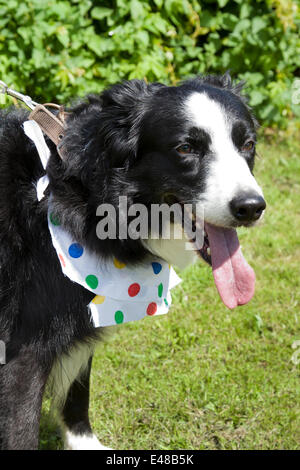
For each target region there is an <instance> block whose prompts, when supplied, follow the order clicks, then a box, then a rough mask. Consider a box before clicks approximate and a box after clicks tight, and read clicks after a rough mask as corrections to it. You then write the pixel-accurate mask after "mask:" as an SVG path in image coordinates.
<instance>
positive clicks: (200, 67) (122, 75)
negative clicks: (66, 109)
mask: <svg viewBox="0 0 300 470" xmlns="http://www.w3.org/2000/svg"><path fill="white" fill-rule="evenodd" d="M299 26H300V7H299V0H258V1H252V0H232V1H228V0H218V1H213V0H204V1H196V0H165V1H163V0H148V1H147V0H96V1H91V0H66V1H59V0H24V1H18V0H0V28H1V29H0V78H1V79H2V80H4V81H6V82H8V83H9V84H10V85H12V86H14V87H16V88H17V89H19V90H20V91H21V90H23V91H24V92H27V93H28V94H31V95H32V96H33V97H34V99H36V100H39V101H49V100H50V101H54V100H56V101H60V102H68V101H69V100H70V98H71V97H72V96H74V95H84V94H85V93H87V92H90V91H100V90H102V89H103V88H104V87H105V86H107V85H108V84H110V83H115V82H117V81H120V80H123V79H131V78H145V79H146V80H148V81H162V82H164V83H167V84H176V83H177V82H178V81H179V80H182V79H183V78H185V77H189V76H192V75H195V74H199V73H222V72H224V71H225V70H227V69H230V70H231V73H232V75H233V76H234V77H235V78H239V79H245V80H246V81H247V84H248V88H247V93H248V94H249V96H250V104H251V105H252V106H253V107H254V108H255V111H256V113H257V115H258V117H259V118H260V120H261V121H262V122H264V123H265V124H267V125H269V124H273V125H274V124H277V125H285V123H286V120H287V118H289V117H291V116H292V115H296V116H298V117H300V106H299V105H293V104H292V99H291V95H292V84H293V80H294V77H295V76H297V75H298V76H299V71H300V38H299ZM1 99H2V101H1V102H2V104H7V103H8V101H7V100H6V101H5V100H4V99H3V97H2V98H1Z"/></svg>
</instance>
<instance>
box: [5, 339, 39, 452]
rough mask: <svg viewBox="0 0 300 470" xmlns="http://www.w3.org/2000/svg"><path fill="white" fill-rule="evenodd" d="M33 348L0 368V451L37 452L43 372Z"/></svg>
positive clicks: (22, 351) (25, 348)
mask: <svg viewBox="0 0 300 470" xmlns="http://www.w3.org/2000/svg"><path fill="white" fill-rule="evenodd" d="M45 369H46V368H43V367H42V366H41V364H40V363H39V361H38V360H37V358H36V352H35V351H34V347H24V348H21V350H20V351H19V353H18V355H17V356H14V357H12V358H11V359H10V360H9V359H7V363H6V364H5V365H1V366H0V449H3V450H23V449H37V448H38V439H39V422H40V414H41V407H42V397H43V391H44V387H45V383H46V379H47V375H48V374H47V372H46V370H45Z"/></svg>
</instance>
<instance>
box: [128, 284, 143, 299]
mask: <svg viewBox="0 0 300 470" xmlns="http://www.w3.org/2000/svg"><path fill="white" fill-rule="evenodd" d="M140 290H141V286H140V285H139V284H138V283H137V282H135V283H134V284H131V286H129V287H128V295H130V297H135V296H136V295H138V293H139V292H140Z"/></svg>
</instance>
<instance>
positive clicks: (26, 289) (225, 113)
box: [0, 74, 265, 449]
mask: <svg viewBox="0 0 300 470" xmlns="http://www.w3.org/2000/svg"><path fill="white" fill-rule="evenodd" d="M240 89H241V87H240V86H239V85H237V86H234V85H233V84H232V82H231V79H230V77H229V75H228V74H225V75H224V76H220V77H217V76H208V77H197V78H195V79H190V80H187V81H185V82H183V83H182V84H180V85H179V86H176V87H168V86H165V85H163V84H159V83H153V84H146V83H145V82H144V81H139V80H132V81H128V82H124V83H121V84H117V85H114V86H112V87H111V88H109V89H107V90H106V91H104V92H103V93H102V94H100V95H93V96H88V97H87V98H86V99H85V100H83V101H82V102H80V103H79V104H76V105H75V106H74V107H73V108H71V109H69V110H68V111H69V115H68V118H67V130H66V135H65V138H64V149H65V150H64V152H65V153H66V155H67V158H66V159H65V161H62V160H61V159H60V158H59V156H58V154H57V151H56V148H55V146H54V145H53V144H52V142H50V141H49V140H47V143H48V145H49V147H50V150H51V156H50V160H49V163H48V166H47V170H46V171H47V174H48V177H49V180H50V184H49V190H48V193H46V195H45V197H44V198H43V199H42V200H41V201H40V202H39V201H38V199H37V194H36V182H37V180H38V179H39V178H40V177H41V176H42V175H43V168H42V165H41V163H40V159H39V156H38V154H37V151H36V148H35V146H34V145H33V143H32V142H31V141H30V140H29V139H28V138H27V137H26V135H25V134H24V131H23V128H22V124H23V122H24V121H25V120H27V119H28V113H27V112H26V111H23V110H16V109H10V110H8V111H1V113H0V129H1V130H0V306H1V308H0V340H1V341H3V342H4V344H5V346H6V363H5V364H3V365H1V366H0V443H1V447H2V449H36V448H37V447H38V437H39V421H40V413H41V405H42V399H43V394H44V391H45V388H46V385H48V384H51V385H52V390H53V396H54V400H55V403H56V406H57V409H58V417H59V422H60V425H61V427H62V431H63V435H64V439H65V448H66V449H103V448H104V447H103V446H102V445H101V444H100V443H99V441H98V440H97V438H96V437H95V435H94V434H93V433H92V430H91V426H90V424H89V418H88V407H89V376H90V369H91V361H92V355H93V348H94V344H95V342H96V341H98V340H99V339H101V336H102V329H95V328H94V327H93V324H92V322H91V317H90V313H89V311H88V310H87V305H88V304H89V302H90V301H91V300H92V298H93V294H92V293H91V292H90V291H88V290H85V289H84V288H83V287H81V286H80V285H78V284H75V283H73V282H71V281H70V280H69V279H68V278H67V277H65V276H64V275H63V274H62V271H61V267H60V264H59V261H58V258H57V255H56V252H55V250H54V248H53V245H52V243H51V238H50V235H49V230H48V225H47V208H48V201H49V194H50V193H51V197H52V204H53V207H54V208H55V211H56V213H57V214H59V217H60V221H61V223H62V225H63V226H64V228H65V229H66V230H67V231H69V232H70V233H71V234H72V235H73V236H74V238H75V239H76V240H79V241H81V242H82V243H84V245H85V246H86V247H88V248H89V249H90V250H91V251H92V252H93V253H94V254H95V256H97V257H99V259H100V260H101V259H107V258H110V257H112V256H114V257H116V258H117V259H118V260H120V261H121V262H125V263H131V264H137V263H139V262H143V260H144V259H145V258H146V257H147V256H149V253H152V254H153V253H154V254H156V255H158V256H160V257H162V258H163V259H165V260H166V261H168V262H171V263H172V264H174V265H177V266H179V267H180V268H183V267H185V266H186V265H187V264H189V263H192V262H194V260H195V259H196V258H197V256H198V254H199V253H197V252H196V250H194V251H191V250H189V251H187V250H185V248H184V243H185V242H186V240H184V239H182V240H174V239H173V240H165V239H164V240H163V239H159V240H156V239H149V240H146V241H145V240H140V239H138V240H133V239H129V238H128V239H126V240H124V239H118V238H117V239H115V240H110V239H107V240H99V239H98V238H97V236H96V225H97V223H98V222H99V218H97V217H96V209H97V207H98V206H99V205H100V204H102V203H110V204H112V205H114V206H115V207H116V210H118V200H119V196H120V195H123V196H127V198H128V201H129V205H130V204H133V203H142V204H144V205H146V206H147V207H149V206H150V205H151V204H153V203H158V204H160V203H162V202H165V201H168V200H169V201H170V200H171V201H172V202H174V201H178V202H179V203H185V202H189V203H191V202H193V203H195V204H202V206H203V207H204V218H205V224H206V227H207V234H206V235H208V238H207V236H206V237H205V246H206V249H205V250H204V249H202V250H200V254H201V255H202V257H203V258H204V259H205V260H206V261H207V262H208V263H212V265H213V269H214V259H213V253H211V254H210V253H209V249H211V250H215V253H217V254H216V255H215V258H216V263H217V264H218V263H219V264H222V263H220V256H221V258H222V251H223V248H224V250H225V251H226V250H227V251H228V253H229V254H227V255H226V256H227V261H228V259H229V260H230V259H231V256H232V253H230V250H231V249H232V247H230V246H229V245H230V243H229V242H228V239H227V238H226V236H224V240H223V245H222V243H221V244H220V246H219V247H216V246H215V245H216V244H217V243H218V241H217V239H218V236H215V232H216V231H219V232H220V231H221V232H222V231H223V232H224V233H235V230H234V228H235V227H238V226H240V225H245V226H250V225H253V224H254V223H255V221H256V220H258V219H259V218H260V216H261V215H262V213H263V211H264V209H265V202H264V199H263V196H262V191H261V189H260V187H259V186H258V184H257V182H256V180H255V179H254V176H253V173H252V170H253V166H254V156H255V140H256V138H255V129H256V121H255V119H254V117H253V116H252V113H251V111H250V109H249V107H248V105H247V104H246V101H245V99H244V98H243V97H242V96H241V94H240ZM210 232H211V233H212V235H211V237H212V238H211V240H212V239H214V241H213V243H210V242H209V239H210ZM219 232H218V233H219ZM226 240H227V241H226ZM226 243H227V245H228V246H227V245H226ZM209 245H211V246H209ZM212 245H213V246H212ZM222 247H223V248H222ZM226 256H225V258H226ZM241 264H243V263H241V262H240V261H239V262H236V265H239V266H238V267H237V270H240V271H242V270H243V269H244V268H243V266H241ZM233 271H234V269H233ZM233 275H234V272H233ZM238 275H239V276H240V275H241V274H240V273H238ZM223 276H224V273H223ZM242 277H243V275H242ZM245 277H247V273H246V274H245ZM225 278H226V275H225ZM234 282H235V281H234V280H233V279H222V280H220V279H219V280H216V284H218V283H219V285H218V286H217V287H218V288H219V292H220V293H221V297H222V296H225V297H226V289H227V288H228V286H229V284H230V283H231V285H233V286H235V285H234ZM232 283H233V284H232ZM241 283H242V284H243V279H242V282H241ZM234 288H235V287H234ZM244 294H245V293H243V295H244ZM200 295H201V293H200ZM234 295H235V294H234V293H233V294H231V296H232V297H234ZM251 295H252V294H251ZM236 296H237V297H238V294H236ZM246 297H247V293H246ZM223 300H224V299H223ZM229 300H230V299H229ZM226 302H227V305H229V304H230V301H229V303H228V299H227V300H226V301H225V303H226ZM234 302H236V303H237V304H239V303H245V299H244V300H243V299H237V300H235V299H233V303H234ZM229 306H230V305H229ZM98 330H99V331H98ZM112 386H113V385H112ZM111 445H112V446H113V443H112V444H111Z"/></svg>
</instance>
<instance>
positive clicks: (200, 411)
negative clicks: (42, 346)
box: [41, 139, 300, 449]
mask: <svg viewBox="0 0 300 470" xmlns="http://www.w3.org/2000/svg"><path fill="white" fill-rule="evenodd" d="M258 153H259V155H260V157H258V158H257V163H256V172H255V174H256V176H257V179H258V181H259V182H260V184H261V185H262V186H263V189H264V193H265V197H266V200H267V203H268V209H267V212H266V214H265V217H264V220H263V222H262V224H261V225H260V226H259V227H256V228H254V229H251V230H246V229H242V230H240V231H239V237H240V241H241V244H242V246H243V252H244V254H245V257H246V259H247V260H248V261H249V262H250V264H251V265H252V266H253V267H254V269H255V272H256V276H257V284H256V294H255V297H254V299H253V300H252V301H251V302H250V303H249V304H248V305H247V306H244V307H240V308H238V309H236V310H234V311H229V310H227V309H226V308H225V307H224V305H223V304H222V303H221V301H220V299H219V296H218V294H217V292H216V288H215V286H214V283H213V278H212V273H211V269H210V268H209V267H206V266H205V265H204V264H200V263H199V264H198V265H196V266H194V267H191V268H189V269H187V270H186V271H185V272H183V273H181V277H182V278H183V279H184V282H183V283H182V284H181V285H180V286H179V287H178V288H176V290H175V293H174V294H173V301H174V303H173V306H172V308H171V310H170V312H169V313H168V315H163V316H161V317H157V318H151V319H150V318H149V319H145V320H142V321H140V322H136V323H132V324H127V325H124V326H120V327H117V328H118V332H117V333H116V334H115V335H111V336H109V338H108V339H107V341H106V342H105V343H103V344H101V345H100V347H99V348H98V351H97V354H96V356H95V359H94V363H93V374H92V382H91V386H92V393H91V408H90V417H91V421H92V424H93V427H94V430H95V432H96V434H97V436H98V437H99V439H100V440H101V442H102V443H103V444H105V445H108V446H111V447H113V448H114V449H300V409H299V402H300V364H299V365H295V364H294V363H293V362H292V360H291V356H292V354H293V352H294V350H293V349H292V344H293V342H294V341H295V340H299V339H300V310H299V277H300V276H299V274H300V273H299V265H300V244H299V230H300V215H299V203H300V197H299V195H300V145H299V144H297V143H293V142H292V139H290V142H287V141H282V142H281V143H280V142H279V143H278V142H276V143H273V144H270V143H267V142H264V143H262V144H260V145H259V151H258ZM299 357H300V356H299ZM47 407H48V403H47V402H46V403H45V407H44V416H43V420H42V429H41V448H44V449H45V448H48V449H49V448H52V449H55V448H59V447H60V446H61V442H60V440H59V438H58V437H57V434H55V428H54V427H53V425H49V424H48V420H47V419H48V418H47Z"/></svg>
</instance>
